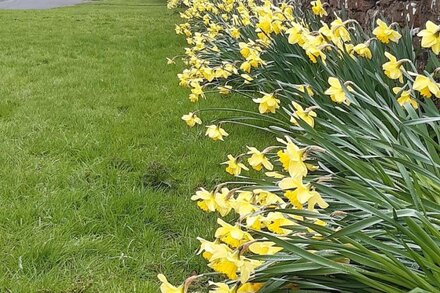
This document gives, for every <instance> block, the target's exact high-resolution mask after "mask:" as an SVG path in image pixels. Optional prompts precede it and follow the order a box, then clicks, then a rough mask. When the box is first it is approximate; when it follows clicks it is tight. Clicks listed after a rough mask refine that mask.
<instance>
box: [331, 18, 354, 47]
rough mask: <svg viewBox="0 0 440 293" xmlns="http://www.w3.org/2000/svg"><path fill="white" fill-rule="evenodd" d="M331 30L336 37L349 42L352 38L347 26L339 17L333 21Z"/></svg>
mask: <svg viewBox="0 0 440 293" xmlns="http://www.w3.org/2000/svg"><path fill="white" fill-rule="evenodd" d="M330 25H331V30H332V32H333V34H334V36H335V37H336V38H340V39H341V40H342V41H344V42H348V41H350V40H351V37H350V33H349V32H348V30H347V29H346V28H345V23H344V22H343V21H342V19H340V18H339V17H337V18H336V19H335V20H334V21H332V23H331V24H330Z"/></svg>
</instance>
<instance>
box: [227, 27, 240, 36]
mask: <svg viewBox="0 0 440 293" xmlns="http://www.w3.org/2000/svg"><path fill="white" fill-rule="evenodd" d="M229 34H230V35H231V37H233V38H234V39H238V38H239V37H240V30H239V29H238V28H236V27H233V28H231V29H230V30H229Z"/></svg>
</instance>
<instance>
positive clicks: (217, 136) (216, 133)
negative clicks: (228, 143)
mask: <svg viewBox="0 0 440 293" xmlns="http://www.w3.org/2000/svg"><path fill="white" fill-rule="evenodd" d="M206 127H207V128H208V129H207V130H206V134H205V135H207V136H209V138H211V139H212V140H223V137H224V136H228V135H229V134H228V133H227V132H226V131H225V130H224V129H223V128H221V127H220V126H217V125H209V126H206Z"/></svg>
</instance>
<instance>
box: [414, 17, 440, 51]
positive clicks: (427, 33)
mask: <svg viewBox="0 0 440 293" xmlns="http://www.w3.org/2000/svg"><path fill="white" fill-rule="evenodd" d="M417 36H419V37H421V38H422V47H423V48H431V49H432V51H433V52H434V54H436V55H438V54H440V25H436V24H435V23H433V22H432V21H428V22H426V29H424V30H422V31H420V32H419V33H418V34H417Z"/></svg>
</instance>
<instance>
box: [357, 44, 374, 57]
mask: <svg viewBox="0 0 440 293" xmlns="http://www.w3.org/2000/svg"><path fill="white" fill-rule="evenodd" d="M353 51H354V52H355V53H356V54H358V55H359V56H361V57H364V58H367V59H371V58H373V55H372V53H371V50H370V48H369V47H368V44H366V43H363V44H358V45H356V46H354V47H353Z"/></svg>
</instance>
